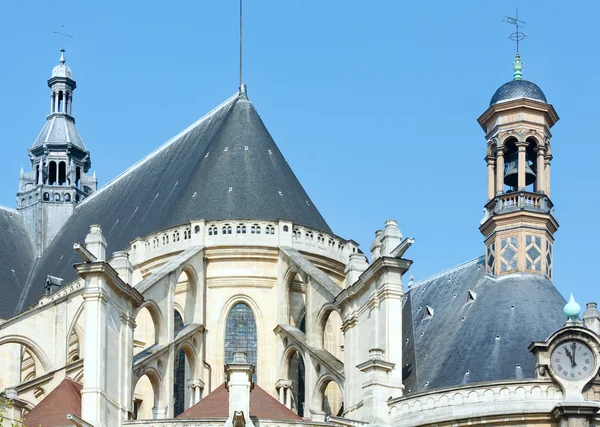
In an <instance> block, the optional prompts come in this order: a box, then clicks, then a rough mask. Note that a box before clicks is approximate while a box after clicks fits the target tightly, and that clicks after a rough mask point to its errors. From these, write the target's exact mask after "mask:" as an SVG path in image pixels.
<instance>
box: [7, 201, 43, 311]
mask: <svg viewBox="0 0 600 427" xmlns="http://www.w3.org/2000/svg"><path fill="white" fill-rule="evenodd" d="M35 260H36V252H35V247H34V246H33V242H32V240H31V236H30V235H29V231H28V230H27V228H26V226H25V223H24V221H23V218H22V217H21V215H19V213H18V212H17V211H14V210H12V209H6V208H3V207H1V206H0V319H9V318H11V317H13V315H14V314H15V313H14V307H15V305H16V303H17V301H18V300H19V297H20V296H21V291H22V289H23V286H25V283H26V282H27V278H28V276H29V272H30V271H31V269H32V267H33V265H34V262H35ZM43 291H44V283H42V284H41V285H40V293H43ZM11 308H12V310H11Z"/></svg>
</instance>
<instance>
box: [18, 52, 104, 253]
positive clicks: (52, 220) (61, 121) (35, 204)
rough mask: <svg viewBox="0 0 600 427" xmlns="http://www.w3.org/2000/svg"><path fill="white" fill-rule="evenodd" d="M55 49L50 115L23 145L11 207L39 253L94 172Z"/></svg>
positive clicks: (68, 76)
mask: <svg viewBox="0 0 600 427" xmlns="http://www.w3.org/2000/svg"><path fill="white" fill-rule="evenodd" d="M65 62H66V61H65V51H64V49H63V50H61V55H60V63H59V64H58V65H57V66H56V67H54V69H53V70H52V76H51V77H50V79H49V80H48V87H49V88H50V113H49V115H48V116H47V117H46V124H45V125H44V127H43V129H42V131H41V132H40V134H39V135H38V137H37V139H36V141H35V142H34V144H33V146H32V147H31V148H30V149H29V158H30V160H31V171H28V172H24V171H23V170H21V174H20V176H19V190H18V192H17V210H18V211H19V213H20V214H21V216H22V217H23V219H24V220H25V224H27V227H28V229H29V231H30V233H31V237H32V239H33V241H34V244H35V245H36V248H37V250H38V253H39V254H41V253H42V252H43V251H44V250H45V249H46V248H47V247H48V245H49V244H50V243H51V242H52V239H54V237H55V236H56V235H57V233H58V232H59V230H60V228H61V227H62V226H63V225H64V223H65V222H66V221H67V219H68V218H69V217H70V216H71V215H72V214H73V211H74V210H75V206H76V205H77V204H78V203H79V202H81V201H82V200H83V199H85V198H86V197H88V196H89V195H90V194H92V193H93V192H94V191H96V187H97V180H96V177H95V176H88V175H87V172H88V171H89V169H90V167H91V161H90V152H89V151H88V150H87V148H86V147H85V145H84V143H83V140H82V139H81V136H80V135H79V132H78V131H77V128H76V127H75V118H74V117H73V114H72V105H73V91H74V90H75V88H76V87H77V84H76V82H75V80H73V75H72V72H71V68H69V66H68V65H66V63H65Z"/></svg>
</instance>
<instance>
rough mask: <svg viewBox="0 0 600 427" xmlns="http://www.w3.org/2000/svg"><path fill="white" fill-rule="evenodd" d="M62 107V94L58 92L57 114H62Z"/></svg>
mask: <svg viewBox="0 0 600 427" xmlns="http://www.w3.org/2000/svg"><path fill="white" fill-rule="evenodd" d="M63 106H64V99H63V93H62V92H58V112H59V113H62V112H63Z"/></svg>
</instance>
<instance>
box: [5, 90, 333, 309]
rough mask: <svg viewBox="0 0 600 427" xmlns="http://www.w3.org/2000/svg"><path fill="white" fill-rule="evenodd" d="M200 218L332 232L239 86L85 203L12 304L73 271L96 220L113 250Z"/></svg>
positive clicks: (37, 293) (22, 306) (69, 276)
mask: <svg viewBox="0 0 600 427" xmlns="http://www.w3.org/2000/svg"><path fill="white" fill-rule="evenodd" d="M246 147H247V148H246ZM194 219H206V220H221V219H263V220H273V221H275V220H278V219H286V220H291V221H293V222H294V223H297V224H300V225H304V226H308V227H312V228H315V229H319V230H323V231H325V232H329V233H330V232H331V229H330V228H329V226H328V225H327V223H326V222H325V220H324V219H323V217H322V216H321V214H320V213H319V211H318V210H317V208H316V207H315V206H314V204H313V202H312V200H311V199H310V198H309V197H308V195H307V194H306V192H305V191H304V188H302V185H301V184H300V182H299V181H298V179H297V178H296V176H295V175H294V172H293V171H292V169H291V168H290V166H289V165H288V164H287V162H286V160H285V158H284V157H283V155H282V154H281V152H280V151H279V149H278V148H277V145H276V144H275V142H274V141H273V138H272V137H271V135H270V134H269V132H268V131H267V129H266V127H265V125H264V124H263V122H262V120H261V118H260V117H259V115H258V113H257V112H256V109H255V108H254V106H253V105H252V103H251V102H250V101H249V100H248V98H247V97H246V95H244V94H236V95H235V96H233V97H231V98H230V99H229V100H227V101H226V102H224V103H223V104H221V105H220V106H219V107H217V108H216V109H214V110H213V111H212V112H210V113H209V114H207V115H206V116H204V117H203V118H202V119H200V120H199V121H197V122H196V123H194V124H193V125H192V126H190V127H189V128H187V129H185V130H184V131H183V132H181V133H180V134H179V135H177V136H175V137H174V138H173V139H171V140H170V141H168V142H167V143H166V144H164V145H163V146H162V147H160V148H159V149H157V150H156V151H154V152H153V153H151V154H149V155H148V156H146V157H145V158H144V159H143V160H141V161H140V162H138V163H137V164H135V165H133V166H132V167H130V168H129V169H127V170H126V171H125V172H124V173H123V174H121V175H120V176H118V177H117V178H115V179H114V180H113V181H111V182H109V183H108V184H106V185H105V186H104V187H102V188H101V189H100V190H98V191H97V192H96V193H94V194H93V195H91V196H90V197H88V198H87V199H85V200H84V201H83V202H82V203H80V204H79V205H78V206H77V207H76V209H75V212H74V214H73V215H72V216H71V218H69V220H68V221H67V222H66V224H65V225H64V227H63V228H62V230H61V232H60V233H59V235H58V236H57V238H56V239H55V240H54V241H53V242H52V243H51V244H50V246H49V247H48V248H47V249H46V250H45V251H44V254H43V256H42V258H41V259H40V260H39V263H38V266H37V268H36V269H35V272H34V274H33V275H32V279H31V280H30V281H29V282H28V285H27V287H26V289H25V290H24V298H23V299H22V303H21V304H20V305H19V306H18V307H16V310H15V306H14V305H13V306H12V308H13V310H14V311H15V312H16V313H18V312H20V311H21V310H23V309H25V308H27V307H29V306H30V305H32V304H34V303H35V301H36V298H38V297H39V296H40V295H41V294H42V293H43V284H44V280H45V278H46V276H47V275H52V276H56V277H61V278H63V279H65V283H67V282H69V281H70V280H73V279H75V277H76V275H75V271H74V269H73V267H72V265H73V264H74V263H76V262H78V261H80V260H79V259H78V258H77V256H76V254H75V253H74V251H73V249H72V245H73V243H75V242H83V240H84V239H85V236H86V234H87V233H88V232H89V227H90V225H91V224H99V225H100V226H101V227H102V230H103V232H104V235H105V237H106V239H107V241H108V250H107V253H108V254H111V253H112V252H114V251H117V250H123V249H125V248H127V247H128V246H129V242H130V241H131V240H133V239H134V238H136V237H143V236H146V235H148V234H150V233H152V232H155V231H157V230H161V229H164V228H168V227H173V226H176V225H179V224H183V223H185V222H187V221H190V220H194Z"/></svg>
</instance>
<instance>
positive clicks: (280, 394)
mask: <svg viewBox="0 0 600 427" xmlns="http://www.w3.org/2000/svg"><path fill="white" fill-rule="evenodd" d="M284 393H285V389H284V388H283V387H279V403H281V404H282V405H285V397H284Z"/></svg>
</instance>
